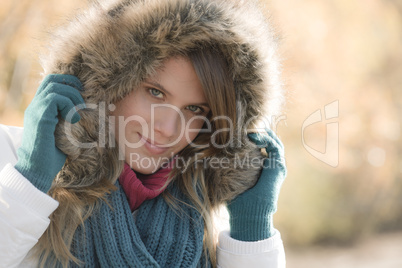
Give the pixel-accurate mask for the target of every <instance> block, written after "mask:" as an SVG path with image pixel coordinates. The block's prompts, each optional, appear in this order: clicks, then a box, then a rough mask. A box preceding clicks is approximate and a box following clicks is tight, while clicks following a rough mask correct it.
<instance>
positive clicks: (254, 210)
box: [227, 130, 286, 241]
mask: <svg viewBox="0 0 402 268" xmlns="http://www.w3.org/2000/svg"><path fill="white" fill-rule="evenodd" d="M267 134H268V135H261V134H258V133H251V134H249V135H248V137H249V139H250V140H251V141H252V142H254V143H255V144H256V145H257V146H258V147H259V148H265V150H266V152H267V154H268V158H266V159H265V160H264V165H263V169H262V172H261V175H260V178H259V179H258V181H257V183H256V185H255V186H253V187H252V188H251V189H249V190H247V191H245V192H244V193H242V194H240V195H238V196H237V197H236V198H234V199H233V200H232V201H231V202H230V203H228V205H227V208H228V212H229V216H230V218H229V223H230V236H231V237H232V238H234V239H237V240H241V241H258V240H263V239H266V238H268V237H271V236H272V235H273V234H274V233H273V231H274V229H273V214H274V213H275V212H276V208H277V202H278V195H279V191H280V188H281V185H282V182H283V180H284V179H285V176H286V167H285V159H284V148H283V144H282V142H281V141H280V140H279V138H278V137H277V136H276V135H275V133H274V132H272V131H271V130H267Z"/></svg>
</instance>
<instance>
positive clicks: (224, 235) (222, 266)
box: [216, 230, 286, 268]
mask: <svg viewBox="0 0 402 268" xmlns="http://www.w3.org/2000/svg"><path fill="white" fill-rule="evenodd" d="M216 251H217V252H216V254H217V256H216V258H217V262H218V264H217V266H218V268H240V267H253V268H259V267H264V268H285V267H286V259H285V251H284V248H283V242H282V239H281V235H280V233H279V231H277V230H275V234H274V235H273V236H272V237H270V238H267V239H265V240H261V241H256V242H244V241H239V240H235V239H233V238H231V237H230V234H229V231H223V232H221V233H220V234H219V243H218V246H217V249H216Z"/></svg>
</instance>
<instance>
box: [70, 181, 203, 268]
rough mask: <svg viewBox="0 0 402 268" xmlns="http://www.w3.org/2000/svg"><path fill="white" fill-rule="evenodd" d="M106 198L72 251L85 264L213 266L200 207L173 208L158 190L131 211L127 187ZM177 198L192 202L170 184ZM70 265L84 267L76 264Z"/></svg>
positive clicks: (119, 187) (73, 245)
mask: <svg viewBox="0 0 402 268" xmlns="http://www.w3.org/2000/svg"><path fill="white" fill-rule="evenodd" d="M117 186H118V190H117V191H114V192H113V193H112V194H110V195H109V196H108V197H107V200H108V202H109V205H110V206H111V207H112V209H111V207H109V206H108V205H107V204H106V203H105V202H103V204H102V205H101V208H100V210H99V211H98V212H96V213H95V214H93V215H92V216H91V217H90V218H89V219H88V220H86V221H85V223H84V226H85V228H84V229H83V228H79V229H78V230H77V231H76V233H75V237H74V242H73V244H72V253H73V254H74V256H76V257H77V258H78V259H80V260H81V261H83V262H84V265H83V266H81V267H183V268H188V267H210V266H211V265H210V263H209V262H207V260H206V258H205V255H204V254H203V235H204V224H203V220H202V217H201V216H200V214H199V213H198V211H197V210H195V209H194V208H191V207H190V206H187V205H184V204H180V203H179V204H178V205H179V207H180V209H179V210H176V209H173V208H171V207H170V206H169V205H168V204H167V203H166V202H165V200H164V198H163V197H162V196H161V195H159V196H158V197H156V198H154V199H151V200H148V201H145V202H144V203H143V204H142V205H141V207H140V208H139V209H138V210H137V211H136V212H135V214H134V216H133V214H132V213H131V211H130V207H129V204H128V201H127V198H126V196H125V194H124V191H123V189H122V187H121V186H120V185H119V184H118V183H117ZM167 191H169V192H170V193H171V194H172V195H173V196H174V197H176V198H178V199H179V200H181V201H184V202H187V203H188V199H187V198H186V197H185V196H184V194H183V193H181V191H180V190H179V189H178V187H175V186H174V185H170V186H169V187H168V189H167ZM70 267H79V266H77V265H76V264H74V263H71V266H70Z"/></svg>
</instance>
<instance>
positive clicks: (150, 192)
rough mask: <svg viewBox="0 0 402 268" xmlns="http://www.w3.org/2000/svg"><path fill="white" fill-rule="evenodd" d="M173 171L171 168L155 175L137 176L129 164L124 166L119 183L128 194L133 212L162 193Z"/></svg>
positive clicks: (159, 171)
mask: <svg viewBox="0 0 402 268" xmlns="http://www.w3.org/2000/svg"><path fill="white" fill-rule="evenodd" d="M171 170H172V169H171V167H166V168H161V169H159V170H158V171H157V172H155V173H153V174H150V175H143V174H136V173H135V172H134V171H133V170H132V169H131V168H130V166H129V165H128V164H127V163H125V164H124V170H123V172H122V174H121V175H120V177H119V182H120V185H121V186H122V188H123V190H124V192H125V193H126V196H127V198H128V202H129V204H130V209H131V211H134V210H136V209H137V208H138V207H139V206H140V205H141V204H142V203H143V202H144V201H145V200H149V199H152V198H155V197H156V196H158V195H159V194H160V193H162V191H163V190H164V189H165V187H164V186H165V183H166V181H167V179H168V175H169V172H170V171H171Z"/></svg>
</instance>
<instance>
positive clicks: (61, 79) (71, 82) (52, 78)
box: [37, 74, 82, 94]
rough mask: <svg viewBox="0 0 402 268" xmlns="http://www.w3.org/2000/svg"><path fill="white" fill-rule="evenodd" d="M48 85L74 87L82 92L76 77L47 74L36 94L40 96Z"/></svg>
mask: <svg viewBox="0 0 402 268" xmlns="http://www.w3.org/2000/svg"><path fill="white" fill-rule="evenodd" d="M50 83H58V84H64V85H68V86H70V87H74V88H75V89H77V90H82V84H81V81H80V80H79V79H78V77H76V76H73V75H68V74H49V75H47V76H46V77H45V78H44V79H43V81H42V83H41V85H40V86H39V89H38V92H37V93H38V94H40V92H42V91H43V90H44V89H45V88H46V87H47V86H48V84H50Z"/></svg>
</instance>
